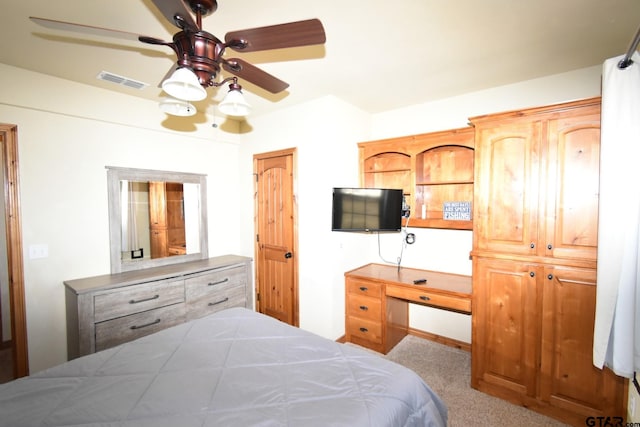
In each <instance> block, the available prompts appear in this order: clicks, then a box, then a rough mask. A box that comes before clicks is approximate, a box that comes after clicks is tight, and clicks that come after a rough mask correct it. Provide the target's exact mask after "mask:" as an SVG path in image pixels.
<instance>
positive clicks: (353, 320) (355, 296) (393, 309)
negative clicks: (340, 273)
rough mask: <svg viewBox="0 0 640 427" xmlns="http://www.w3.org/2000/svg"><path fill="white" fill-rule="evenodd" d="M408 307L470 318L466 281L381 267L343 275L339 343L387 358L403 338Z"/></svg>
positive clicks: (468, 282)
mask: <svg viewBox="0 0 640 427" xmlns="http://www.w3.org/2000/svg"><path fill="white" fill-rule="evenodd" d="M421 280H426V282H418V281H421ZM416 282H418V283H416ZM409 303H416V304H422V305H427V306H431V307H435V308H439V309H443V310H451V311H456V312H459V313H464V314H471V276H465V275H460V274H451V273H442V272H437V271H429V270H419V269H415V268H404V267H403V268H400V269H398V267H396V266H391V265H383V264H367V265H364V266H362V267H360V268H357V269H355V270H351V271H348V272H346V273H345V341H347V342H352V343H354V344H358V345H361V346H363V347H367V348H370V349H372V350H375V351H378V352H380V353H384V354H386V353H388V352H389V351H390V350H391V349H392V348H393V347H394V346H395V345H396V344H397V343H398V342H400V340H402V338H404V337H405V336H406V335H407V333H408V330H409Z"/></svg>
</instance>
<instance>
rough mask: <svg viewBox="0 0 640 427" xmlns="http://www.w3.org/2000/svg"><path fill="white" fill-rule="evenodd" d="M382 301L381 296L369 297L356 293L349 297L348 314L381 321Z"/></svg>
mask: <svg viewBox="0 0 640 427" xmlns="http://www.w3.org/2000/svg"><path fill="white" fill-rule="evenodd" d="M381 315H382V302H381V301H380V299H379V298H369V297H363V296H359V297H357V298H356V296H354V295H350V296H348V297H347V316H351V317H359V318H361V319H369V320H373V321H378V322H380V319H381Z"/></svg>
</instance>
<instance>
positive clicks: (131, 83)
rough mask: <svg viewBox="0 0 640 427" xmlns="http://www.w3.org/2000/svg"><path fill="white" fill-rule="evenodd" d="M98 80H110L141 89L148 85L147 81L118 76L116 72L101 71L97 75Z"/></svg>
mask: <svg viewBox="0 0 640 427" xmlns="http://www.w3.org/2000/svg"><path fill="white" fill-rule="evenodd" d="M96 77H97V78H98V80H104V81H106V82H111V83H115V84H119V85H122V86H127V87H131V88H134V89H138V90H142V89H144V88H145V87H147V86H149V85H148V84H147V83H143V82H139V81H137V80H132V79H128V78H126V77H122V76H119V75H117V74H113V73H109V72H107V71H101V72H100V73H99V74H98V75H97V76H96Z"/></svg>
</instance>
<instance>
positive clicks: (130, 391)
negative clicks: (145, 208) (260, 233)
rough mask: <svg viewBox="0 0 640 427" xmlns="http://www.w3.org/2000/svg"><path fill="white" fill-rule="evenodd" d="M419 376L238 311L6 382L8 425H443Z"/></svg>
mask: <svg viewBox="0 0 640 427" xmlns="http://www.w3.org/2000/svg"><path fill="white" fill-rule="evenodd" d="M446 420H447V409H446V407H445V406H444V404H443V403H442V401H441V400H440V399H439V398H438V396H436V395H435V394H434V393H433V392H432V391H431V389H430V388H429V387H428V386H427V385H426V384H425V383H424V382H423V381H422V380H421V379H420V377H418V375H416V374H415V373H414V372H413V371H411V370H409V369H407V368H405V367H403V366H400V365H398V364H396V363H393V362H391V361H388V360H386V359H384V358H383V357H381V356H379V355H377V354H373V353H371V352H368V351H365V350H362V349H360V348H356V347H354V346H350V345H344V344H339V343H336V342H333V341H331V340H327V339H325V338H322V337H319V336H317V335H314V334H312V333H309V332H306V331H303V330H301V329H298V328H294V327H291V326H289V325H287V324H285V323H282V322H279V321H277V320H275V319H272V318H270V317H267V316H264V315H261V314H259V313H256V312H253V311H251V310H247V309H244V308H232V309H228V310H225V311H222V312H219V313H216V314H213V315H211V316H208V317H205V318H202V319H197V320H193V321H191V322H188V323H185V324H182V325H178V326H175V327H172V328H170V329H166V330H164V331H161V332H158V333H155V334H153V335H150V336H147V337H144V338H141V339H138V340H136V341H132V342H129V343H126V344H123V345H121V346H118V347H114V348H111V349H107V350H104V351H101V352H99V353H95V354H92V355H89V356H85V357H82V358H79V359H75V360H72V361H70V362H67V363H64V364H62V365H59V366H56V367H54V368H51V369H48V370H45V371H42V372H39V373H37V374H34V375H32V376H30V377H26V378H22V379H18V380H15V381H13V382H10V383H7V384H4V385H0V425H2V426H11V427H18V426H63V425H64V426H69V425H74V426H149V427H152V426H153V427H160V426H180V427H189V426H234V427H238V426H304V427H308V426H323V427H324V426H350V427H352V426H393V427H398V426H445V425H446Z"/></svg>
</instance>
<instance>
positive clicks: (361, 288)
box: [360, 286, 369, 292]
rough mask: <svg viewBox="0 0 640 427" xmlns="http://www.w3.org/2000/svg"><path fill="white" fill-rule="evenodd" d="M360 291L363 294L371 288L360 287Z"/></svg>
mask: <svg viewBox="0 0 640 427" xmlns="http://www.w3.org/2000/svg"><path fill="white" fill-rule="evenodd" d="M360 290H361V291H362V292H367V291H368V290H369V288H367V287H366V286H360Z"/></svg>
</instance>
